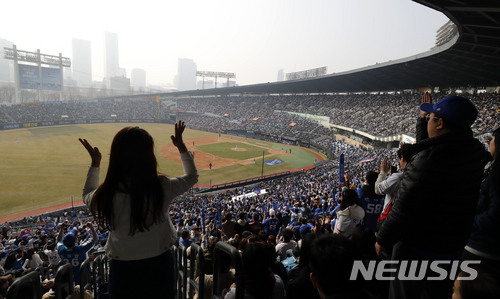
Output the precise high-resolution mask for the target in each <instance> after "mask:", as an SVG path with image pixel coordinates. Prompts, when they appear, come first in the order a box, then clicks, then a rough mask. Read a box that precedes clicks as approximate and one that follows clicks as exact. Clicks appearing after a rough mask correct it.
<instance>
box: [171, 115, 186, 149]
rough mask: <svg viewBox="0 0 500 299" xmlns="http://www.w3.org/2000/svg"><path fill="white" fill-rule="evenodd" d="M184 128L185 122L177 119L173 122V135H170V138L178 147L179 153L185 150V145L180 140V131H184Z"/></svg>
mask: <svg viewBox="0 0 500 299" xmlns="http://www.w3.org/2000/svg"><path fill="white" fill-rule="evenodd" d="M185 128H186V124H185V123H184V122H183V121H182V120H179V122H178V123H176V124H175V133H174V134H175V135H171V136H170V138H171V139H172V143H173V144H174V145H175V146H176V147H177V148H178V149H179V152H181V153H183V152H186V151H187V148H186V145H185V144H184V141H183V140H182V133H183V132H184V129H185Z"/></svg>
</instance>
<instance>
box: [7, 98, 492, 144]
mask: <svg viewBox="0 0 500 299" xmlns="http://www.w3.org/2000/svg"><path fill="white" fill-rule="evenodd" d="M443 96H444V95H442V94H440V93H437V94H435V95H434V98H436V99H439V98H440V97H443ZM469 98H470V99H471V101H472V102H473V103H474V104H475V105H476V107H477V108H478V110H479V118H478V119H477V121H476V122H475V124H474V125H473V130H474V132H476V133H483V132H488V131H491V130H492V128H494V127H495V126H497V125H498V122H499V120H498V110H499V109H500V108H499V104H498V103H499V100H500V98H499V97H498V95H497V94H496V93H481V94H475V95H469ZM173 100H175V101H176V102H177V109H178V110H179V111H190V112H193V113H190V114H189V116H188V117H187V118H186V121H187V123H188V124H189V125H190V126H191V127H193V128H204V129H207V128H217V130H219V131H223V130H247V131H254V132H262V133H266V134H273V135H281V136H289V137H293V138H296V139H300V140H311V139H318V140H321V137H322V136H324V135H325V134H326V135H328V132H329V130H328V129H326V128H325V127H324V126H322V125H320V124H318V123H317V122H316V121H313V120H312V119H311V118H303V117H299V116H298V115H293V114H290V113H289V112H295V113H303V114H310V115H319V116H325V117H329V118H330V123H331V124H333V125H339V126H344V127H348V128H352V129H355V130H358V131H362V132H366V133H369V134H371V135H374V136H378V137H386V136H393V135H399V134H407V135H409V136H415V129H414V126H413V123H414V111H415V110H416V109H417V107H418V96H416V95H415V94H411V93H399V94H346V95H287V96H277V95H276V96H271V95H270V96H229V97H202V98H177V99H173ZM168 109H170V106H169V107H168ZM159 112H160V118H162V117H166V116H168V113H169V112H170V111H169V110H166V107H164V106H163V105H158V103H157V102H156V100H155V99H150V98H146V99H141V100H138V99H121V98H117V99H106V100H95V101H81V102H80V101H73V102H50V103H47V102H44V103H32V104H22V105H0V123H21V122H33V121H58V120H61V117H62V116H63V115H64V116H65V118H67V119H71V120H87V119H110V118H116V119H151V120H155V119H158V114H159ZM293 123H295V125H291V124H293ZM214 130H215V129H214Z"/></svg>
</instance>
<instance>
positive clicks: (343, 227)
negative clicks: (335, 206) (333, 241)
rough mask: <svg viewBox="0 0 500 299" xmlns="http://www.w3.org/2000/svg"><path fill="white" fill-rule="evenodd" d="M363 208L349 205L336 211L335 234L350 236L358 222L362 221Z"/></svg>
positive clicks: (363, 216)
mask: <svg viewBox="0 0 500 299" xmlns="http://www.w3.org/2000/svg"><path fill="white" fill-rule="evenodd" d="M363 218H365V210H364V209H363V207H360V206H358V205H356V204H355V205H352V206H349V207H347V208H345V209H343V210H342V211H340V210H339V211H337V220H336V221H335V229H334V231H333V232H334V233H335V234H342V235H343V236H346V237H350V236H351V234H352V232H353V231H354V229H355V228H356V226H357V225H358V224H361V223H362V222H363Z"/></svg>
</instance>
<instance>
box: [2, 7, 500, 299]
mask: <svg viewBox="0 0 500 299" xmlns="http://www.w3.org/2000/svg"><path fill="white" fill-rule="evenodd" d="M413 2H415V3H416V4H418V5H422V6H425V7H427V8H429V9H431V10H434V11H437V12H440V13H442V14H444V15H445V16H446V17H447V18H448V19H449V21H448V22H447V23H446V24H444V25H443V26H442V27H441V28H439V30H438V31H437V33H436V44H435V46H434V47H433V48H432V49H430V50H429V51H426V52H423V53H419V54H417V55H414V56H411V57H405V58H400V57H394V60H391V61H388V62H383V63H377V64H376V65H371V66H365V67H362V68H359V69H354V70H350V71H345V72H340V73H332V74H327V73H326V68H318V69H312V70H307V71H303V72H297V73H292V74H289V75H290V76H289V79H287V80H284V81H278V82H271V83H260V84H251V85H233V86H231V85H230V79H234V74H232V73H227V72H226V73H222V72H219V73H214V72H201V71H199V72H197V74H196V75H194V78H195V79H196V76H203V80H205V77H215V80H217V78H224V79H227V85H226V86H223V87H217V88H200V89H196V88H194V89H189V90H180V89H179V90H173V91H168V92H166V91H161V92H146V93H144V92H135V93H134V92H132V89H131V88H130V85H129V86H128V88H126V91H123V90H121V89H120V88H116V89H115V90H113V88H111V87H110V88H109V89H108V90H104V91H103V90H99V91H95V90H92V92H90V89H91V88H89V89H87V88H73V87H71V86H70V85H69V83H66V82H65V81H64V80H63V78H62V74H61V73H62V70H63V67H64V66H66V67H68V66H70V65H71V63H73V64H75V63H76V61H75V62H71V61H70V59H69V58H65V57H62V55H61V54H60V55H59V56H51V55H45V56H44V54H41V53H40V51H39V50H38V53H36V52H33V53H32V52H28V51H24V50H20V49H17V48H16V46H12V47H5V48H4V52H3V53H2V54H3V57H4V58H5V60H8V61H9V63H11V65H12V66H13V68H14V69H15V72H14V74H15V78H14V79H15V82H13V83H9V84H0V152H1V153H2V159H1V160H0V203H1V204H0V223H1V225H2V230H1V231H0V234H1V235H0V250H1V251H0V257H1V259H2V261H1V262H0V264H1V267H0V272H1V271H3V273H0V296H1V298H42V297H43V298H118V297H125V298H139V297H140V298H150V297H151V298H178V299H182V298H200V297H203V298H337V297H336V296H339V297H338V298H380V299H382V298H420V297H419V296H422V298H452V294H453V298H497V296H500V288H499V286H500V272H499V270H498V269H500V264H499V261H500V256H499V255H498V252H500V251H499V250H500V245H499V244H500V239H499V237H498V236H499V234H498V233H497V232H496V230H495V228H497V227H498V225H500V213H499V211H498V206H500V205H499V204H500V197H499V194H500V190H498V186H499V185H500V181H499V180H498V178H499V177H500V167H499V166H500V162H498V159H496V157H497V152H496V150H495V147H496V145H497V144H498V142H497V141H496V140H497V139H496V138H497V136H498V135H499V130H498V127H499V124H500V117H499V116H500V55H499V53H500V43H499V36H500V6H499V5H497V4H494V3H490V2H488V1H470V0H466V1H453V0H436V1H424V0H413ZM35 54H36V55H35ZM33 57H35V58H36V57H38V58H36V59H38V60H37V61H36V65H35V61H32V60H30V59H35V58H33ZM44 57H45V58H44ZM1 62H2V61H0V67H2V64H1ZM42 65H46V66H47V65H48V66H50V68H45V67H42ZM47 69H50V71H49V70H47ZM30 76H31V77H30ZM44 78H45V79H44ZM49 78H56V79H57V80H53V81H51V80H52V79H49ZM122 79H123V78H122ZM122 79H116V80H117V81H116V82H115V84H118V83H120V82H121V83H120V84H122V83H123V80H122ZM37 80H38V83H36V82H35V81H37ZM33 82H35V83H36V84H37V85H33V84H35V83H33ZM215 82H216V83H215V86H214V87H216V86H217V81H215ZM129 83H130V82H129ZM110 84H112V83H110ZM203 84H205V81H203ZM118 85H119V84H118ZM118 85H115V87H116V86H118ZM36 86H38V88H36ZM184 124H185V128H184ZM138 129H139V130H141V132H146V133H148V136H150V137H152V141H153V142H152V149H150V151H151V154H152V156H154V157H155V161H154V163H153V164H154V166H155V167H154V170H155V171H156V172H157V173H155V175H154V177H155V180H158V183H157V184H158V185H155V184H156V183H150V182H149V181H150V180H149V179H144V178H145V177H146V171H144V172H143V173H141V175H138V174H137V173H135V174H130V173H129V171H130V169H135V170H136V172H137V171H139V170H141V169H144V168H145V166H144V167H142V166H140V165H139V166H138V164H141V163H142V164H144V165H145V164H146V162H144V161H145V160H136V158H131V157H130V156H127V158H123V157H122V156H120V154H118V153H119V151H118V150H117V149H116V148H117V147H118V145H115V142H116V144H118V142H119V141H118V140H119V137H120V132H129V131H130V132H132V131H134V130H138ZM117 132H118V133H117ZM129 138H131V137H129ZM79 139H82V140H83V139H85V140H86V141H88V144H89V145H88V146H86V145H85V143H84V142H82V141H79ZM130 140H132V139H130ZM137 140H139V139H136V140H134V141H128V143H124V144H126V145H123V144H122V146H123V148H122V150H123V151H124V152H127V150H130V151H133V150H136V149H137V148H141V147H146V146H147V145H146V142H144V141H140V142H139V141H137ZM148 140H149V139H148ZM82 144H84V146H82ZM119 158H120V159H123V160H121V164H120V163H113V161H118V159H119ZM139 161H140V162H139ZM118 164H120V166H116V165H118ZM124 164H127V165H128V166H124ZM129 164H130V165H129ZM117 169H119V170H117ZM141 171H143V170H141ZM120 172H122V173H121V174H120ZM99 173H100V176H99ZM113 176H117V177H122V179H119V180H117V183H115V185H113V184H112V183H111V182H113ZM141 176H143V178H141ZM158 178H159V179H158ZM137 182H141V183H137ZM155 182H156V181H155ZM160 182H161V184H160ZM110 186H112V187H110ZM158 186H160V187H158ZM109 188H111V189H109ZM113 188H114V189H113ZM155 188H156V189H155ZM158 188H159V189H158ZM391 188H392V189H391ZM142 189H144V190H142ZM109 190H112V193H109V192H110V191H109ZM138 190H142V191H138ZM158 190H161V191H160V192H159V193H158ZM106 192H108V193H106ZM110 194H111V195H110ZM138 194H139V196H138ZM158 194H160V195H158ZM106 195H107V196H108V197H106ZM110 196H111V197H110ZM106 199H108V200H107V201H106ZM156 199H160V200H156ZM158 201H160V202H161V203H158ZM106 202H107V203H106ZM110 202H111V203H110ZM118 211H119V212H118ZM123 223H125V224H126V226H125V229H123V227H121V225H122V224H123ZM129 225H130V226H129ZM153 234H154V235H153ZM56 253H57V254H58V255H57V257H56ZM387 259H392V260H393V261H397V262H399V261H404V260H406V261H408V263H411V268H409V269H410V270H409V271H410V273H406V272H405V270H406V269H403V263H402V262H401V263H399V264H398V263H395V264H397V265H396V266H395V267H396V268H397V267H399V268H398V269H397V270H396V269H395V268H394V269H393V270H394V271H389V270H391V269H389V270H388V269H385V268H383V267H384V265H383V263H384V260H387ZM304 261H306V262H304ZM435 261H442V263H441V265H437V264H436V265H434V264H431V263H432V262H435ZM414 263H415V264H414ZM160 264H161V265H165V267H160V266H158V265H160ZM16 265H17V266H16ZM356 265H357V266H356ZM428 265H430V266H428ZM443 265H444V266H443ZM417 266H418V267H420V268H419V269H423V270H420V271H421V273H420V274H421V275H420V274H419V273H417V272H416V270H415V269H414V267H417ZM375 267H376V269H377V270H376V271H375ZM404 267H410V266H408V265H407V264H405V266H404ZM426 267H427V268H429V269H427V271H426ZM157 268H158V269H160V268H161V269H163V268H164V269H163V270H151V273H144V272H147V271H144V269H157ZM356 269H357V272H356ZM436 269H437V270H436ZM134 271H135V272H134ZM370 271H371V272H373V273H371V272H370ZM384 271H385V272H384ZM412 271H413V272H412ZM336 272H338V273H336ZM375 272H376V273H375ZM389 272H393V274H392V275H394V276H391V277H383V275H386V274H387V276H390V275H391V274H390V273H389ZM131 273H135V274H134V275H132V274H131ZM370 273H371V274H370ZM380 273H382V275H379V274H380ZM422 273H423V274H422ZM443 273H444V274H443ZM464 275H465V277H466V278H469V279H465V280H461V278H460V277H464ZM457 277H458V278H457ZM455 278H457V279H455ZM389 280H390V281H391V283H390V284H389V283H388V281H389ZM332 281H336V282H341V283H340V284H335V285H332V283H331V282H332ZM408 281H410V282H412V283H414V284H412V283H408ZM429 281H433V283H429ZM434 282H435V284H434ZM120 286H123V289H121V288H122V287H120ZM478 286H483V287H482V288H481V287H478ZM467 292H470V293H467ZM471 294H472V295H471ZM467 295H468V297H467ZM415 296H416V297H415ZM455 296H460V297H455ZM488 296H489V297H488Z"/></svg>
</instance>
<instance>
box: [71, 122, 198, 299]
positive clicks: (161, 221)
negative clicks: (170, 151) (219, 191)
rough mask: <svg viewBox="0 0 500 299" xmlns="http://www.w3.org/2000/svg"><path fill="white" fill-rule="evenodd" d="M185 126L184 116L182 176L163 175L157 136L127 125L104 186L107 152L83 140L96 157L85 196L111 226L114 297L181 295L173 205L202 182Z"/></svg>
mask: <svg viewBox="0 0 500 299" xmlns="http://www.w3.org/2000/svg"><path fill="white" fill-rule="evenodd" d="M185 128H186V126H185V124H184V122H183V121H179V122H178V123H176V124H175V135H172V136H171V139H172V143H173V145H174V146H175V147H177V149H178V150H179V153H180V156H181V160H182V165H183V167H184V175H183V176H179V177H176V178H167V177H166V176H164V175H159V174H158V163H157V160H156V157H155V154H154V141H153V138H152V137H151V135H149V133H148V132H146V131H145V130H144V129H141V128H139V127H126V128H123V129H122V130H120V131H119V132H118V133H117V134H116V135H115V137H114V139H113V142H112V144H111V152H110V156H109V167H108V172H107V174H106V178H105V179H104V182H103V183H102V184H101V185H99V167H100V162H101V153H100V151H99V149H98V148H97V147H93V146H91V145H90V143H89V142H88V141H87V140H86V139H79V140H80V142H81V143H82V144H83V146H84V147H85V148H86V149H87V151H88V152H89V154H90V157H91V160H92V164H91V166H90V168H89V170H88V174H87V180H86V182H85V185H84V189H83V201H84V203H85V204H86V205H87V206H89V208H90V211H91V212H92V214H93V215H94V217H95V218H96V220H97V221H98V223H99V225H101V226H103V227H106V228H108V229H109V231H110V233H109V238H108V241H107V243H106V248H105V252H106V255H107V256H108V257H109V258H111V261H110V274H109V292H110V296H111V298H173V297H175V278H174V259H173V255H172V252H171V250H170V248H171V246H172V245H173V244H174V242H175V240H176V237H177V235H176V232H175V229H174V226H173V224H172V221H171V219H170V216H169V206H170V203H171V202H172V200H173V199H174V198H175V197H177V196H178V195H181V194H183V193H184V192H186V191H188V190H189V189H190V188H191V187H192V186H193V185H194V184H195V183H196V182H197V181H198V173H197V170H196V166H195V164H194V160H193V155H192V154H191V153H189V152H188V151H187V148H186V146H185V144H184V142H183V139H182V133H183V132H184V129H185Z"/></svg>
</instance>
